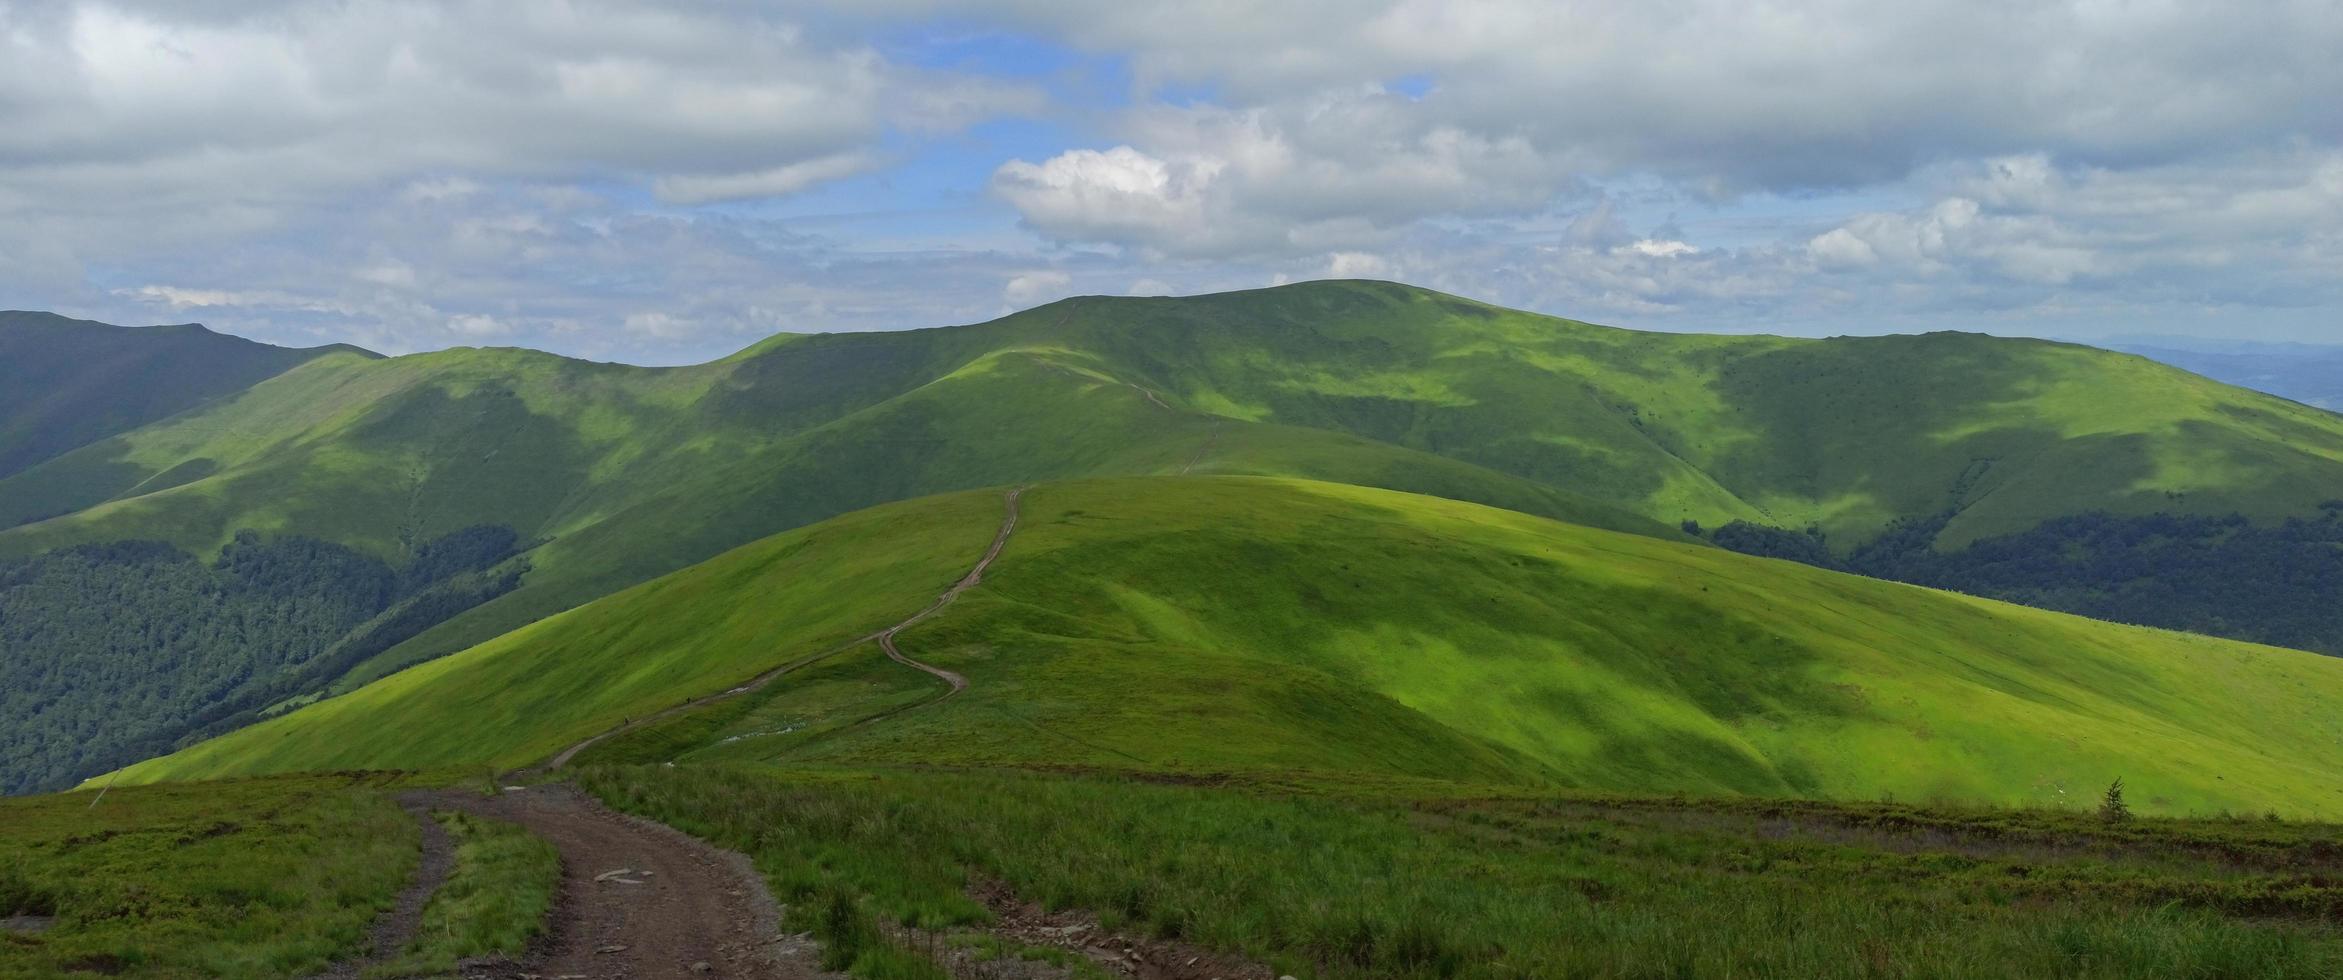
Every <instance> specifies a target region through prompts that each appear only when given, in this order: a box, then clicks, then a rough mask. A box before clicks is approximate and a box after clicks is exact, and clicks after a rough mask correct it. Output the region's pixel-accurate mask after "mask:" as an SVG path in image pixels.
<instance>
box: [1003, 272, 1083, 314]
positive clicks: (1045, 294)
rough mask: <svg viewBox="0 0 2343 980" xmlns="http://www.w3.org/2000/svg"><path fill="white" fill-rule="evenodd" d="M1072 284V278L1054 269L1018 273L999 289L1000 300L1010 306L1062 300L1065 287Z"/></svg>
mask: <svg viewBox="0 0 2343 980" xmlns="http://www.w3.org/2000/svg"><path fill="white" fill-rule="evenodd" d="M1073 284H1074V277H1073V276H1070V275H1067V274H1066V273H1063V272H1059V271H1057V270H1055V269H1043V270H1040V271H1037V272H1024V273H1019V274H1017V275H1014V276H1010V277H1009V283H1008V285H1006V286H1003V287H1001V299H1002V300H1003V301H1005V302H1007V303H1008V304H1009V305H1011V306H1018V307H1023V306H1034V305H1038V304H1040V303H1043V302H1046V301H1049V300H1053V299H1060V298H1063V297H1064V296H1065V295H1066V289H1067V287H1069V286H1072V285H1073Z"/></svg>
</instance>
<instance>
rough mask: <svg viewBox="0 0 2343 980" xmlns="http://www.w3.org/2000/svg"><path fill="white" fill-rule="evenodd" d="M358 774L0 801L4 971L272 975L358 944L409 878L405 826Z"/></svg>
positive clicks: (303, 969)
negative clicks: (17, 929) (7, 920)
mask: <svg viewBox="0 0 2343 980" xmlns="http://www.w3.org/2000/svg"><path fill="white" fill-rule="evenodd" d="M372 782H373V780H370V779H368V778H344V777H325V776H320V777H312V778H296V779H272V780H255V781H247V782H232V783H217V784H209V785H200V786H157V787H124V788H121V789H116V790H113V791H112V792H110V793H108V794H107V795H106V797H105V799H103V800H102V801H99V802H98V804H97V805H96V806H95V807H92V806H91V805H90V801H91V797H92V794H89V793H76V794H67V795H60V796H43V797H28V798H18V799H4V800H0V917H6V916H9V915H13V914H36V915H44V916H53V917H54V918H55V922H54V925H52V926H51V927H50V928H48V929H46V930H45V931H42V932H39V933H33V934H14V933H0V976H5V977H10V978H35V977H64V976H85V977H86V976H89V975H91V974H92V973H119V974H121V975H124V976H132V977H155V978H167V977H281V976H294V975H300V974H305V973H308V972H311V971H314V970H316V969H318V968H321V967H323V966H325V965H326V964H327V963H328V962H330V961H332V960H333V959H335V958H336V957H338V956H341V955H343V954H346V953H348V952H350V951H352V950H354V949H356V948H357V947H358V946H359V945H360V944H361V943H363V941H364V939H365V936H366V931H367V929H368V927H369V926H370V925H371V924H372V923H373V921H374V918H375V916H376V914H377V913H378V912H380V911H382V910H384V909H386V908H388V907H390V905H391V903H392V901H393V900H394V899H395V897H396V895H397V893H398V890H399V888H400V887H401V886H402V885H404V884H405V883H406V881H407V879H408V876H409V875H410V874H411V873H412V872H413V870H414V867H415V861H416V854H417V853H418V852H417V838H416V830H415V825H414V822H413V821H411V820H409V819H408V818H407V816H406V815H405V814H404V813H402V812H400V810H399V808H398V807H397V806H395V805H393V804H392V803H391V802H390V800H389V799H388V798H387V797H386V796H385V795H384V794H383V793H381V792H379V791H378V789H379V787H376V786H373V785H372Z"/></svg>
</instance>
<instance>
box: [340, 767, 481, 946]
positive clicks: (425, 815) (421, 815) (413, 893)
mask: <svg viewBox="0 0 2343 980" xmlns="http://www.w3.org/2000/svg"><path fill="white" fill-rule="evenodd" d="M399 807H400V808H401V809H403V810H405V811H407V815H408V816H409V817H411V818H413V819H414V821H415V824H416V826H417V827H418V828H419V829H420V830H421V832H422V835H423V853H422V857H421V859H420V860H418V861H417V862H416V864H415V876H414V877H413V878H411V879H409V880H408V882H407V887H406V888H404V889H402V890H400V892H399V897H398V901H397V902H396V903H395V904H393V905H392V906H391V908H390V910H389V911H386V912H384V913H383V914H382V915H381V916H379V917H377V918H376V919H375V920H374V928H373V929H372V930H370V931H369V932H368V933H367V936H366V951H365V952H364V953H362V954H360V955H359V956H358V957H356V958H354V959H345V960H340V961H337V962H335V963H334V965H332V966H330V967H327V968H326V969H325V971H324V972H322V973H318V974H315V977H316V980H353V978H356V977H359V976H362V975H364V974H365V972H366V969H367V968H368V967H371V966H375V965H378V964H382V963H387V962H390V960H391V959H392V958H393V957H396V956H398V955H399V954H400V953H401V952H403V951H405V950H406V948H407V944H408V943H409V942H411V941H413V940H414V938H415V930H416V929H418V928H420V927H421V926H422V924H423V907H424V906H425V905H428V904H430V902H431V896H432V895H433V894H435V893H437V892H438V891H439V886H440V885H443V884H445V883H446V882H447V876H448V873H449V872H450V871H452V870H454V868H455V864H456V859H455V842H454V841H453V840H451V839H450V838H449V837H448V833H447V828H445V827H441V826H440V825H439V821H437V820H433V819H432V818H431V809H430V806H429V803H428V801H427V800H425V799H424V798H422V797H421V796H419V795H416V794H402V795H401V796H400V797H399Z"/></svg>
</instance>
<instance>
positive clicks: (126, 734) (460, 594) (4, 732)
mask: <svg viewBox="0 0 2343 980" xmlns="http://www.w3.org/2000/svg"><path fill="white" fill-rule="evenodd" d="M520 544H521V542H520V540H519V538H518V536H517V535H516V534H515V533H514V532H513V531H512V529H510V528H504V527H492V526H480V527H471V528H466V529H464V530H460V531H456V532H453V533H451V534H448V535H445V536H443V537H440V538H437V539H434V540H432V541H430V542H427V543H425V544H423V545H421V546H419V547H418V548H416V549H415V552H414V554H413V555H412V556H411V557H409V558H408V559H407V560H406V561H405V562H404V563H403V565H401V566H397V567H394V566H393V565H392V564H391V563H389V562H386V561H384V560H383V559H381V558H377V557H375V556H373V555H369V554H366V553H364V552H361V551H357V550H355V549H351V548H348V547H344V546H342V545H338V544H334V543H331V542H327V541H320V540H316V539H313V538H305V537H299V536H290V535H288V536H277V537H264V536H262V535H260V534H257V533H254V532H251V531H245V532H240V533H238V534H237V535H236V536H235V539H234V540H233V541H231V542H229V544H228V545H227V546H226V547H225V548H223V549H221V551H220V554H219V556H218V557H217V558H216V559H215V560H213V561H211V562H208V563H207V562H204V561H202V560H200V559H198V558H196V557H195V556H193V555H190V554H188V553H186V552H184V551H181V550H179V549H177V548H174V547H172V546H170V545H168V544H164V543H161V542H154V541H118V542H110V543H105V544H94V545H83V546H78V547H71V548H63V549H59V550H56V551H52V552H49V553H46V554H42V555H38V556H35V557H31V558H22V559H14V560H8V561H0V654H4V655H0V717H7V718H9V719H12V721H14V724H13V725H11V726H9V727H7V728H5V729H0V793H26V792H39V791H44V790H54V789H59V788H63V787H66V786H70V785H72V784H73V783H75V782H77V781H79V780H81V779H84V778H87V777H88V776H90V775H92V774H95V773H99V772H104V771H106V770H108V769H112V768H115V767H118V766H121V765H124V764H127V763H129V762H134V761H136V760H138V759H141V758H146V757H148V756H152V755H157V754H161V753H164V752H168V751H170V750H171V749H172V748H174V747H176V746H178V745H179V744H182V743H183V742H185V741H187V740H189V739H190V738H193V737H199V736H202V735H207V734H216V733H217V732H219V731H224V730H226V729H228V728H233V727H238V726H240V725H243V724H246V723H249V722H250V721H252V720H253V719H254V718H256V717H259V716H260V714H261V713H262V712H264V711H265V710H266V709H267V708H268V707H269V706H270V705H273V704H276V703H278V702H281V701H283V700H285V699H287V698H291V697H295V696H299V695H303V694H307V693H311V692H314V691H317V690H319V689H321V688H323V687H324V686H325V685H327V684H329V683H331V682H332V681H333V680H334V679H335V678H336V677H338V676H340V675H341V674H342V673H343V672H345V671H347V670H349V669H350V668H351V667H353V666H356V665H357V664H358V663H360V662H362V661H364V660H365V659H366V658H368V657H371V656H373V655H374V654H377V653H380V652H382V651H383V650H386V649H389V648H390V647H391V646H393V645H395V644H397V643H398V642H400V641H402V640H405V639H407V638H408V637H411V636H414V635H415V634H417V633H420V632H422V631H423V630H425V629H428V628H429V627H431V626H433V625H435V624H437V623H439V622H441V621H444V620H446V619H447V618H448V617H450V616H453V615H455V614H456V613H459V612H462V611H464V610H465V609H468V608H471V607H472V606H474V605H478V604H479V603H481V602H485V601H487V600H489V599H491V598H494V597H496V596H497V595H501V594H503V593H504V592H507V591H510V590H511V589H512V588H513V587H514V586H515V585H517V584H518V583H519V579H520V576H521V574H522V573H523V572H525V571H526V562H525V560H523V559H519V558H516V557H515V556H516V554H517V553H518V551H519V550H520Z"/></svg>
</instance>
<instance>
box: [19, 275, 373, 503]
mask: <svg viewBox="0 0 2343 980" xmlns="http://www.w3.org/2000/svg"><path fill="white" fill-rule="evenodd" d="M334 350H343V351H348V350H352V349H351V348H311V349H308V350H294V349H290V348H285V347H272V346H269V345H267V344H257V343H253V342H252V341H249V340H244V339H242V338H238V337H228V336H223V335H220V334H216V333H212V332H211V331H209V330H205V329H204V328H202V327H199V326H196V325H194V324H180V325H178V326H170V327H140V328H124V327H116V326H110V325H107V324H103V323H92V322H90V321H87V320H73V319H68V318H66V317H61V316H57V315H55V314H50V313H26V312H21V311H13V310H11V311H0V477H6V476H9V475H11V474H14V473H17V472H19V471H21V470H24V469H26V468H27V467H30V466H33V465H35V464H38V463H40V462H42V461H44V460H47V459H50V458H52V457H55V456H58V455H60V454H63V453H65V452H68V451H71V450H73V449H74V448H76V447H79V446H84V445H87V444H89V443H92V442H96V441H98V440H100V439H103V438H106V437H108V436H112V435H116V434H118V433H122V432H127V431H129V430H131V429H135V428H138V427H139V426H142V425H146V424H147V423H150V422H154V421H156V420H159V419H163V418H167V417H169V416H172V415H176V414H178V413H180V412H183V411H186V410H188V409H190V408H194V407H195V406H197V405H200V404H202V403H204V402H207V401H210V400H212V399H214V398H219V397H222V396H225V395H230V394H233V393H235V392H238V391H242V390H244V389H246V388H249V387H251V386H252V385H254V384H257V383H259V382H260V381H261V380H263V379H266V378H269V377H271V376H274V375H276V374H278V373H281V372H283V371H285V370H287V369H289V368H291V367H293V366H294V365H297V364H300V363H302V362H304V361H308V360H310V359H312V358H316V357H319V356H321V355H323V354H326V353H329V352H331V351H334ZM42 516H48V515H42ZM0 526H4V525H0Z"/></svg>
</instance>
